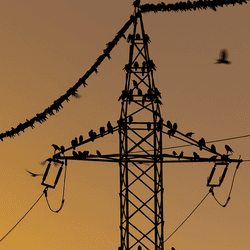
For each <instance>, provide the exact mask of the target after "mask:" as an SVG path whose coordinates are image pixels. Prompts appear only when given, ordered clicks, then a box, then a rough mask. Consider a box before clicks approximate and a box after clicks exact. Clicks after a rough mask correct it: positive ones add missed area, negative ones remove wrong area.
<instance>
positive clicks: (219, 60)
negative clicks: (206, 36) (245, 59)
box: [215, 49, 231, 64]
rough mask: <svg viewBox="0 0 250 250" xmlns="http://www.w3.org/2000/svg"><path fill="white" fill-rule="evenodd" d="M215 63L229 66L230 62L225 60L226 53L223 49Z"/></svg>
mask: <svg viewBox="0 0 250 250" xmlns="http://www.w3.org/2000/svg"><path fill="white" fill-rule="evenodd" d="M215 63H224V64H230V63H231V62H230V61H228V60H227V51H226V50H225V49H223V50H221V52H220V58H219V59H217V62H215Z"/></svg>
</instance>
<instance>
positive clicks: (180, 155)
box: [178, 151, 183, 160]
mask: <svg viewBox="0 0 250 250" xmlns="http://www.w3.org/2000/svg"><path fill="white" fill-rule="evenodd" d="M182 157H183V151H181V153H180V154H179V157H178V159H179V160H180V158H182Z"/></svg>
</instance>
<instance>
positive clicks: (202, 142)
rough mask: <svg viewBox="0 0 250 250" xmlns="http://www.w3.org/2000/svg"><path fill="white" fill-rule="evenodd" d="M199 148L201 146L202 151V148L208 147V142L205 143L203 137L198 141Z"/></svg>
mask: <svg viewBox="0 0 250 250" xmlns="http://www.w3.org/2000/svg"><path fill="white" fill-rule="evenodd" d="M198 146H199V148H200V150H202V147H205V146H206V142H205V139H204V138H203V137H202V138H201V139H200V140H199V141H198Z"/></svg>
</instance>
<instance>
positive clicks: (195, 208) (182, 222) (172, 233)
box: [164, 189, 211, 242]
mask: <svg viewBox="0 0 250 250" xmlns="http://www.w3.org/2000/svg"><path fill="white" fill-rule="evenodd" d="M210 190H211V189H210ZM210 190H209V192H208V193H207V194H206V195H205V196H204V198H203V199H202V200H201V201H200V203H199V204H198V205H197V206H196V207H195V209H194V210H193V211H192V212H191V213H190V214H189V215H188V216H187V217H186V219H185V220H184V221H183V222H182V223H181V224H180V225H179V226H178V227H177V228H176V229H175V230H174V231H173V232H172V233H171V234H170V235H169V236H168V237H167V239H166V240H164V242H166V241H167V240H169V239H170V237H172V236H173V234H174V233H176V231H177V230H178V229H179V228H180V227H181V226H182V225H183V224H184V223H185V222H186V221H187V219H188V218H189V217H190V216H191V215H192V214H193V213H194V211H195V210H196V209H197V208H198V207H199V206H200V205H201V203H202V202H203V201H204V200H205V199H206V198H207V196H208V195H209V193H210V192H211V191H210Z"/></svg>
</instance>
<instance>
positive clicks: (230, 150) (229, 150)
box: [225, 145, 234, 154]
mask: <svg viewBox="0 0 250 250" xmlns="http://www.w3.org/2000/svg"><path fill="white" fill-rule="evenodd" d="M225 149H226V151H227V154H228V152H230V153H233V152H234V151H233V150H232V149H231V148H230V147H229V146H228V145H225Z"/></svg>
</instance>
